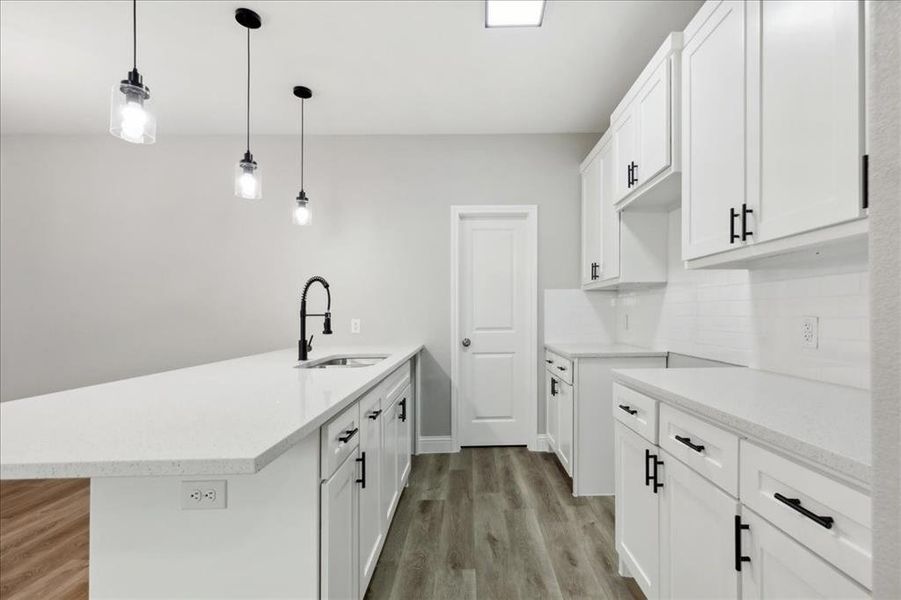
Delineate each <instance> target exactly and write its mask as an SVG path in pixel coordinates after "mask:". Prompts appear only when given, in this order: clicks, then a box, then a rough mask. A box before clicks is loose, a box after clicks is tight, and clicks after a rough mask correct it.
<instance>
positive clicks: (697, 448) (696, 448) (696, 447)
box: [675, 435, 704, 453]
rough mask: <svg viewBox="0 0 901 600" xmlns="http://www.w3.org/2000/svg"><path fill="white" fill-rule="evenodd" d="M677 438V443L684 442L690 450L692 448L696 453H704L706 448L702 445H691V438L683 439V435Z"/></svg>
mask: <svg viewBox="0 0 901 600" xmlns="http://www.w3.org/2000/svg"><path fill="white" fill-rule="evenodd" d="M675 437H676V441H677V442H682V443H683V444H685V445H686V446H688V447H689V448H691V449H692V450H694V451H695V452H699V453H700V452H703V451H704V446H702V445H701V444H692V443H691V438H690V437H682V436H681V435H677V436H675Z"/></svg>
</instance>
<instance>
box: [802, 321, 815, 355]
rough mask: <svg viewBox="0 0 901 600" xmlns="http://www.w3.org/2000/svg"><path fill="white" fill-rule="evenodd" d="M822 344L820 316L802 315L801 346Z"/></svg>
mask: <svg viewBox="0 0 901 600" xmlns="http://www.w3.org/2000/svg"><path fill="white" fill-rule="evenodd" d="M819 345H820V319H819V318H818V317H801V346H802V347H804V348H817V347H819Z"/></svg>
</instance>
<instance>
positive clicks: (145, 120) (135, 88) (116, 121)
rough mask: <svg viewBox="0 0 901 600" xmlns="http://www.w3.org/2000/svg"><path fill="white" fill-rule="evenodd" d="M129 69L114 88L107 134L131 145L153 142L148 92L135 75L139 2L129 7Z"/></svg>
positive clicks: (140, 78)
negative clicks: (130, 66)
mask: <svg viewBox="0 0 901 600" xmlns="http://www.w3.org/2000/svg"><path fill="white" fill-rule="evenodd" d="M131 24H132V29H131V33H132V38H131V47H132V68H131V71H129V72H128V75H127V77H126V78H125V79H123V80H122V81H120V82H119V83H117V84H115V85H113V92H112V98H111V99H110V111H109V132H110V133H111V134H113V135H114V136H116V137H118V138H122V139H123V140H125V141H126V142H131V143H133V144H152V143H153V142H155V141H156V118H155V117H154V116H153V113H152V112H151V111H150V88H149V87H147V86H146V85H144V79H143V77H141V74H140V73H138V2H137V0H132V3H131Z"/></svg>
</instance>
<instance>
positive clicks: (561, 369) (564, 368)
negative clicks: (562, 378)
mask: <svg viewBox="0 0 901 600" xmlns="http://www.w3.org/2000/svg"><path fill="white" fill-rule="evenodd" d="M557 370H558V371H565V370H566V367H557Z"/></svg>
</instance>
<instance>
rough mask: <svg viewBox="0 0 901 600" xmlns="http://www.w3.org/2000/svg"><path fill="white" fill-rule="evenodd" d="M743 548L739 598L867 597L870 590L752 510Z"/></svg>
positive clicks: (744, 517) (745, 515)
mask: <svg viewBox="0 0 901 600" xmlns="http://www.w3.org/2000/svg"><path fill="white" fill-rule="evenodd" d="M745 513H746V514H744V515H742V519H743V520H744V522H745V523H746V524H747V525H748V526H749V529H748V531H746V532H744V534H743V538H742V551H743V553H744V554H745V555H747V556H748V557H749V558H750V559H751V560H750V561H749V562H747V563H745V564H743V565H742V570H741V586H742V587H741V590H742V594H741V595H742V598H749V599H750V598H753V599H754V600H763V599H765V598H830V599H831V598H834V599H838V598H869V597H870V595H869V593H868V592H867V591H866V590H865V589H863V588H862V587H860V586H859V585H857V584H856V583H854V582H853V581H852V580H851V579H850V578H848V577H847V576H845V575H844V574H842V573H841V572H839V571H838V570H836V569H835V568H834V567H833V566H832V565H830V564H829V563H827V562H826V561H825V560H823V559H822V558H820V557H819V556H817V555H816V554H814V553H813V552H811V551H810V550H809V549H807V548H805V547H804V546H802V545H801V544H799V543H798V542H796V541H795V540H793V539H791V538H790V537H788V536H787V535H786V534H784V533H782V532H781V531H779V530H778V529H776V528H775V527H773V526H772V525H770V524H769V523H768V522H767V521H765V520H764V519H762V518H761V517H758V516H757V515H756V514H754V513H753V512H751V511H745Z"/></svg>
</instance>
